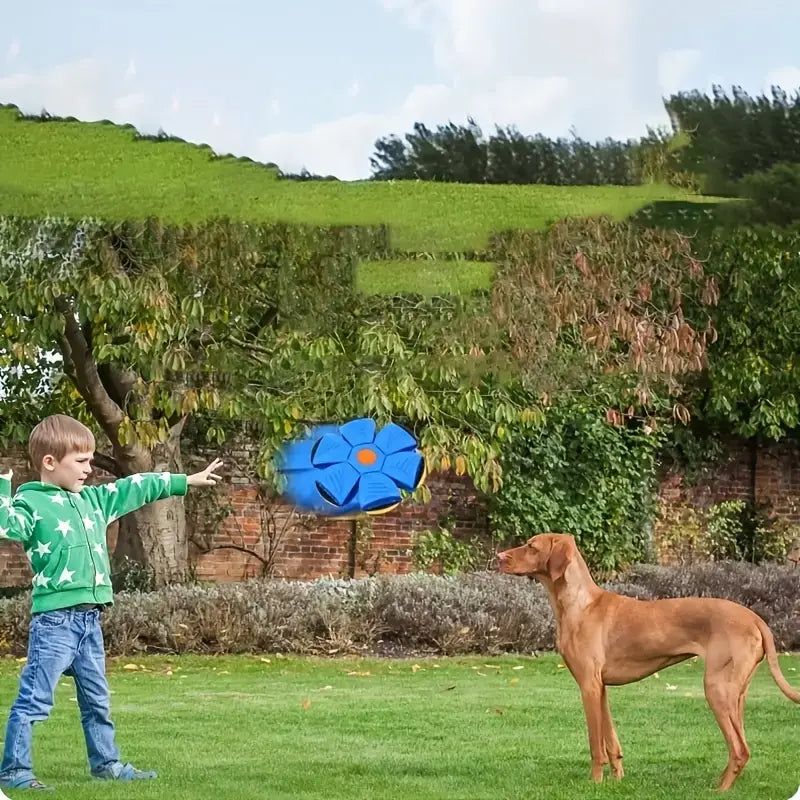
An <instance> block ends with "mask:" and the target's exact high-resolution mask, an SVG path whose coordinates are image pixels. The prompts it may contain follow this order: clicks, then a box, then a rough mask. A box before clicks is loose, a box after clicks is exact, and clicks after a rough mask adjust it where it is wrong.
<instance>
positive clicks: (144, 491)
mask: <svg viewBox="0 0 800 800" xmlns="http://www.w3.org/2000/svg"><path fill="white" fill-rule="evenodd" d="M221 465H222V461H220V459H218V458H217V459H214V461H212V462H211V463H210V464H209V465H208V466H207V467H206V468H205V469H204V470H201V471H200V472H195V473H194V474H193V475H185V474H183V473H177V472H140V473H137V474H136V475H130V476H128V477H126V478H119V479H118V480H116V481H114V482H113V483H106V484H102V485H100V486H86V487H85V488H84V489H83V491H84V492H91V493H92V494H94V495H95V496H96V498H97V503H98V505H99V506H100V508H101V510H102V512H103V513H104V515H105V518H106V521H107V522H113V521H114V520H115V519H119V518H120V517H121V516H122V515H123V514H128V513H130V512H131V511H136V510H137V509H139V508H141V507H142V506H145V505H147V504H148V503H153V502H155V501H156V500H163V499H165V498H167V497H175V496H180V495H185V494H186V490H187V489H188V487H189V486H215V485H216V484H217V482H218V481H220V480H221V477H220V476H219V475H218V474H216V472H215V470H217V469H219V467H220V466H221Z"/></svg>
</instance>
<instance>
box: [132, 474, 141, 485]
mask: <svg viewBox="0 0 800 800" xmlns="http://www.w3.org/2000/svg"><path fill="white" fill-rule="evenodd" d="M143 480H144V478H143V477H142V476H141V475H140V474H139V473H138V472H137V473H136V474H135V475H134V476H133V477H132V478H131V483H133V484H135V485H136V486H141V485H142V481H143Z"/></svg>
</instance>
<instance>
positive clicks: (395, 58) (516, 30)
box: [0, 0, 800, 180]
mask: <svg viewBox="0 0 800 800" xmlns="http://www.w3.org/2000/svg"><path fill="white" fill-rule="evenodd" d="M797 31H800V2H798V0H760V1H759V2H756V1H755V0H724V1H723V0H692V1H691V2H690V1H689V0H666V1H665V0H281V1H280V2H273V0H260V2H259V1H257V0H227V1H226V2H224V3H222V2H212V1H211V0H205V1H204V0H162V1H161V2H155V1H154V0H136V1H135V2H128V3H122V2H119V0H72V1H71V2H69V3H66V2H63V0H27V2H19V0H0V103H14V104H16V105H18V106H19V107H20V108H21V109H22V110H23V111H25V112H26V113H39V112H40V111H41V110H42V109H46V110H47V111H48V112H49V113H50V114H53V115H57V116H74V117H77V118H78V119H81V120H96V119H111V120H113V121H114V122H119V123H131V124H133V125H134V126H135V127H136V128H137V129H139V130H140V131H142V132H143V133H156V132H157V131H158V130H159V129H162V130H164V131H166V132H167V133H169V134H172V135H175V136H180V137H181V138H183V139H186V140H188V141H191V142H197V143H206V144H209V145H210V146H211V147H212V148H213V149H214V150H215V151H216V152H218V153H233V154H234V155H237V156H238V155H247V156H250V157H251V158H253V159H256V160H258V161H264V162H269V161H272V162H275V163H277V164H278V165H279V166H280V167H281V168H282V169H283V170H284V171H287V172H297V171H299V170H301V169H303V168H305V169H308V170H309V171H311V172H314V173H319V174H324V175H327V174H333V175H336V176H337V177H339V178H341V179H343V180H356V179H361V178H367V177H369V175H370V173H371V169H370V163H369V159H370V155H372V153H373V152H374V143H375V140H376V139H378V138H380V137H384V136H387V135H389V134H392V133H394V134H398V135H403V134H404V133H406V132H408V131H410V130H411V128H412V126H413V124H414V122H417V121H419V122H424V123H425V124H427V125H429V126H431V127H435V126H436V125H440V124H446V123H447V122H449V121H453V122H455V123H459V124H461V123H465V122H466V120H467V117H469V116H472V117H473V118H474V119H475V120H476V121H477V122H478V124H479V125H481V127H482V128H483V130H484V132H485V133H486V134H487V135H488V134H490V133H492V132H493V131H494V126H495V124H498V125H501V126H503V127H505V126H507V125H514V126H516V127H517V128H518V129H519V130H520V131H521V132H522V133H524V134H535V133H542V134H545V135H547V136H552V137H556V136H566V135H569V132H570V130H574V131H575V132H576V133H577V134H578V135H580V136H581V137H583V138H585V139H590V140H596V139H602V138H605V137H607V136H611V137H613V138H621V139H626V138H628V137H637V136H640V135H642V134H644V133H645V130H646V127H647V126H653V127H655V126H667V125H668V119H667V116H666V114H665V112H664V107H663V103H662V97H664V96H665V95H668V94H670V93H672V92H675V91H679V90H690V89H700V90H702V91H705V92H710V91H711V87H712V85H713V84H715V83H717V84H721V85H723V86H725V87H726V88H728V89H730V87H731V85H733V84H736V85H740V86H742V87H744V88H745V89H746V90H747V91H749V92H750V93H751V94H760V93H761V92H764V91H768V89H769V86H770V85H771V84H773V83H777V84H779V85H781V86H783V87H784V88H785V89H787V90H789V91H790V92H793V91H795V90H796V89H798V88H800V47H797V41H798V38H797Z"/></svg>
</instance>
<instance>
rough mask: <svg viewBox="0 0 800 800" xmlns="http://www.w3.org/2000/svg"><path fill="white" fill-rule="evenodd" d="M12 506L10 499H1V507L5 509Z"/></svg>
mask: <svg viewBox="0 0 800 800" xmlns="http://www.w3.org/2000/svg"><path fill="white" fill-rule="evenodd" d="M10 505H11V498H10V497H0V506H3V508H8V507H9V506H10Z"/></svg>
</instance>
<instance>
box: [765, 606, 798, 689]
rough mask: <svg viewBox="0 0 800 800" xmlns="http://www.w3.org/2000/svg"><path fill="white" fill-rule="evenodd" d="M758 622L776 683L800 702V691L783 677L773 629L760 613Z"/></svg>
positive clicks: (768, 662) (770, 669)
mask: <svg viewBox="0 0 800 800" xmlns="http://www.w3.org/2000/svg"><path fill="white" fill-rule="evenodd" d="M756 624H757V625H758V629H759V630H760V631H761V640H762V642H763V644H764V653H765V654H766V656H767V664H768V665H769V671H770V672H771V673H772V677H773V678H774V679H775V683H777V684H778V688H779V689H780V690H781V691H782V692H783V693H784V694H785V695H786V696H787V697H788V698H789V699H790V700H793V701H794V702H795V703H800V692H798V691H797V690H796V689H795V688H794V687H793V686H791V684H790V683H789V681H787V680H786V678H784V677H783V673H782V672H781V666H780V664H779V663H778V653H777V651H776V650H775V639H774V637H773V636H772V631H771V630H770V629H769V626H768V625H767V623H766V622H764V620H763V619H761V617H759V616H758V615H756Z"/></svg>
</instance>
